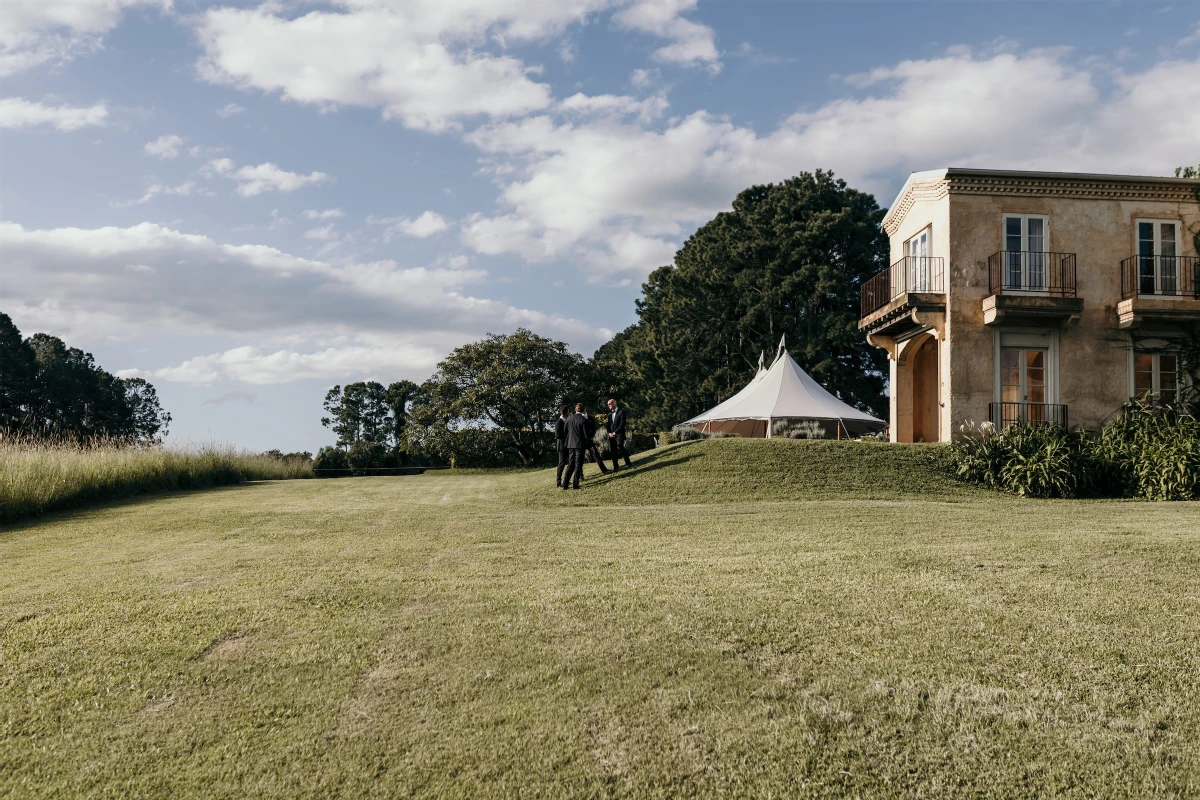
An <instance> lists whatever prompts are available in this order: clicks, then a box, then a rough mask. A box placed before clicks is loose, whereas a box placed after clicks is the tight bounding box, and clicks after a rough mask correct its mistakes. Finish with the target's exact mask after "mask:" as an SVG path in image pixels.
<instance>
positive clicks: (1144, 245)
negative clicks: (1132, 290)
mask: <svg viewBox="0 0 1200 800" xmlns="http://www.w3.org/2000/svg"><path fill="white" fill-rule="evenodd" d="M1137 235H1138V243H1137V244H1138V293H1139V294H1179V270H1180V263H1179V223H1178V222H1175V221H1173V220H1159V219H1139V220H1137Z"/></svg>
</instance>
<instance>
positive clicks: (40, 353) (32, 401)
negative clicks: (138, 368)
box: [0, 313, 171, 443]
mask: <svg viewBox="0 0 1200 800" xmlns="http://www.w3.org/2000/svg"><path fill="white" fill-rule="evenodd" d="M170 422H171V415H170V414H168V413H167V412H166V411H164V410H163V408H162V406H161V405H160V404H159V402H158V394H157V393H156V392H155V391H154V386H152V385H151V384H150V383H148V382H146V381H145V380H143V379H142V378H118V377H116V376H115V375H113V374H112V373H110V372H108V371H107V370H104V369H102V368H101V367H100V366H98V365H97V364H96V362H95V359H93V358H92V355H91V354H90V353H85V352H83V351H82V350H80V349H78V348H76V347H68V346H67V345H66V344H65V343H64V342H63V341H62V340H61V339H59V338H58V337H56V336H50V335H48V334H45V333H35V334H34V335H32V336H30V337H29V338H22V337H21V332H20V331H19V330H17V326H16V325H14V324H13V321H12V319H11V318H10V317H9V316H8V315H7V314H3V313H0V431H3V432H4V433H6V434H8V435H17V436H20V437H23V438H26V439H59V440H72V441H80V440H85V439H105V440H108V441H112V442H117V441H130V442H142V443H146V442H156V441H159V440H161V439H162V437H163V436H166V434H167V426H168V425H169V424H170Z"/></svg>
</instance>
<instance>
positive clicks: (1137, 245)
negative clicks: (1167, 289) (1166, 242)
mask: <svg viewBox="0 0 1200 800" xmlns="http://www.w3.org/2000/svg"><path fill="white" fill-rule="evenodd" d="M1143 223H1150V224H1151V225H1153V226H1154V290H1155V293H1154V294H1152V295H1142V263H1141V259H1142V235H1141V232H1140V231H1139V230H1138V229H1139V228H1140V227H1141V225H1142V224H1143ZM1160 225H1172V226H1174V227H1175V257H1176V258H1180V261H1179V262H1177V263H1176V269H1175V291H1174V292H1173V293H1171V294H1164V293H1163V291H1162V261H1161V257H1162V229H1161V228H1159V226H1160ZM1182 237H1183V223H1182V222H1181V221H1180V220H1177V219H1153V218H1151V217H1136V218H1134V220H1133V252H1134V257H1135V258H1136V259H1137V260H1136V261H1135V265H1136V269H1135V270H1134V274H1133V280H1134V287H1135V288H1136V289H1137V294H1138V296H1139V297H1142V296H1145V297H1183V296H1184V294H1183V260H1182V258H1181V257H1182V256H1183V238H1182Z"/></svg>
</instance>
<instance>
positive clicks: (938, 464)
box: [540, 439, 981, 505]
mask: <svg viewBox="0 0 1200 800" xmlns="http://www.w3.org/2000/svg"><path fill="white" fill-rule="evenodd" d="M609 463H610V465H611V462H609ZM584 476H585V483H586V487H587V488H586V492H583V493H580V494H579V495H570V494H569V493H567V494H566V495H565V496H564V498H563V501H564V502H572V503H585V504H600V505H609V504H620V505H640V504H654V503H728V502H744V501H750V500H760V501H783V500H821V499H825V500H831V499H837V498H852V499H857V500H864V501H865V500H887V499H900V498H906V497H907V498H917V497H920V498H923V499H925V500H949V501H952V500H964V499H967V498H970V497H979V496H981V493H980V492H979V491H978V490H976V489H974V488H971V487H969V486H967V485H965V484H963V483H960V482H959V481H957V480H955V479H954V478H953V477H952V473H951V471H950V469H949V466H948V464H947V451H946V448H945V447H944V446H941V445H913V446H907V447H892V446H889V445H885V444H881V443H877V442H870V443H864V442H853V441H845V442H838V441H821V440H813V441H804V440H800V441H797V440H794V439H770V440H768V439H708V440H704V441H695V442H684V443H682V444H677V445H671V446H669V447H663V448H659V449H657V450H652V451H650V452H648V453H645V454H644V455H643V456H642V457H641V458H639V459H638V460H637V462H636V463H635V464H634V467H633V468H632V469H630V470H628V471H622V472H620V473H618V474H612V475H607V476H605V475H601V474H600V471H599V467H597V466H596V465H594V464H589V465H587V466H585V468H584ZM540 485H541V486H543V487H544V486H546V485H547V484H546V482H545V481H541V482H540ZM548 485H549V487H550V488H549V489H546V490H545V491H544V492H542V493H541V494H542V495H544V499H550V498H551V497H552V496H553V495H552V490H553V478H551V480H550V482H549V484H548Z"/></svg>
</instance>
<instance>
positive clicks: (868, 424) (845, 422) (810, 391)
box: [682, 341, 887, 439]
mask: <svg viewBox="0 0 1200 800" xmlns="http://www.w3.org/2000/svg"><path fill="white" fill-rule="evenodd" d="M777 419H796V420H817V421H825V422H834V421H835V420H836V421H837V422H838V423H839V429H840V430H844V431H845V432H846V434H847V435H849V436H861V435H862V434H864V433H874V432H876V431H881V430H883V429H884V428H886V427H887V423H886V422H884V421H883V420H881V419H877V418H876V417H873V416H871V415H870V414H868V413H866V412H864V411H859V410H858V409H857V408H852V407H851V406H848V405H846V404H845V403H843V402H842V401H841V400H839V399H837V398H836V397H834V396H833V395H832V394H830V393H829V392H827V391H825V389H824V387H822V386H821V384H819V383H817V382H816V381H815V380H813V379H812V377H811V376H810V375H809V374H808V373H807V372H805V371H804V370H803V369H801V368H800V365H799V364H797V363H796V361H795V360H794V359H793V358H792V357H791V356H790V355H788V352H787V351H786V350H784V349H783V342H782V341H780V343H779V352H778V354H777V355H776V357H775V362H774V363H773V364H771V368H770V369H763V366H762V358H761V357H760V358H759V368H758V374H756V375H755V376H754V378H753V379H752V380H751V381H750V383H748V384H746V386H745V387H744V388H743V389H742V390H741V391H740V392H738V393H737V394H735V395H734V396H733V397H730V398H729V399H728V400H726V401H725V402H723V403H721V404H719V405H717V406H716V407H715V408H711V409H709V410H708V411H705V412H704V413H703V414H700V415H699V416H695V417H692V418H691V419H689V420H688V421H687V422H684V423H682V424H684V425H688V426H691V427H693V428H702V429H703V430H706V431H709V432H717V431H720V432H723V433H738V434H741V435H742V436H745V437H757V438H763V437H765V438H768V439H769V438H770V437H771V423H772V421H773V420H777ZM839 435H840V434H839Z"/></svg>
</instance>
